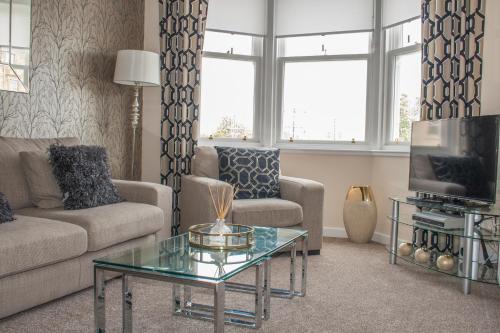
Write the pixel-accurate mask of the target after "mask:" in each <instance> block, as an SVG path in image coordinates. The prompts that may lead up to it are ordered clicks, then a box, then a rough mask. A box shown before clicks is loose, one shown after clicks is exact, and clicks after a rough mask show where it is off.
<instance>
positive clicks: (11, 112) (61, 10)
mask: <svg viewBox="0 0 500 333" xmlns="http://www.w3.org/2000/svg"><path fill="white" fill-rule="evenodd" d="M143 18H144V3H143V1H142V0H32V36H31V38H32V55H31V62H32V73H31V87H30V93H29V94H22V93H11V92H6V91H0V135H2V136H16V137H26V138H37V137H38V138H39V137H62V136H77V137H79V138H80V140H81V142H82V143H84V144H96V145H103V146H105V147H106V148H107V150H108V154H109V159H110V162H111V169H112V170H111V171H112V174H113V177H115V178H128V177H130V175H129V169H130V154H131V150H130V143H131V129H130V121H129V112H130V103H131V90H130V88H126V87H124V86H120V85H117V84H114V83H113V82H112V81H113V72H114V64H115V58H116V52H117V51H118V50H120V49H126V48H130V49H142V45H143V28H144V24H143V22H144V20H143ZM140 142H141V141H140V133H139V138H138V140H137V146H136V147H137V154H136V156H138V157H140V154H141V152H140V146H141V145H140V144H139V143H140ZM136 161H137V163H136V169H137V171H136V175H135V176H136V177H138V175H140V162H139V161H140V158H137V159H136Z"/></svg>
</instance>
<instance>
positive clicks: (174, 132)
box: [159, 0, 208, 235]
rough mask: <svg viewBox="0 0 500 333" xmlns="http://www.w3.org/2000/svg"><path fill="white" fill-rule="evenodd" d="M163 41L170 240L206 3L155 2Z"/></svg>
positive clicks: (193, 119) (190, 135)
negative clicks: (157, 4) (172, 193)
mask: <svg viewBox="0 0 500 333" xmlns="http://www.w3.org/2000/svg"><path fill="white" fill-rule="evenodd" d="M159 3H160V40H161V53H160V56H161V96H162V97H161V98H162V102H161V103H162V119H161V149H162V150H161V182H162V184H166V185H168V186H171V187H172V188H173V191H174V200H173V223H172V234H173V235H174V234H177V232H178V228H179V221H180V207H179V197H180V196H179V194H180V191H181V176H182V175H184V174H189V172H190V167H191V158H192V156H193V153H194V147H195V146H196V144H197V139H198V119H199V110H200V67H201V60H202V58H201V56H202V54H201V53H202V49H203V35H204V32H205V22H206V18H207V9H208V0H159Z"/></svg>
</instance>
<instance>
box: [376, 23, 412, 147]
mask: <svg viewBox="0 0 500 333" xmlns="http://www.w3.org/2000/svg"><path fill="white" fill-rule="evenodd" d="M385 33H386V63H387V82H388V84H387V87H388V91H387V92H388V94H387V97H386V105H387V109H388V111H389V112H388V117H387V118H388V126H387V127H388V128H389V131H388V133H387V134H388V138H387V140H386V141H388V143H389V144H391V143H408V142H409V141H410V138H411V123H412V121H416V120H419V119H420V86H421V52H420V38H421V37H420V21H419V20H418V19H417V20H414V21H410V22H408V23H403V24H400V25H397V26H394V27H391V28H388V29H387V30H386V32H385Z"/></svg>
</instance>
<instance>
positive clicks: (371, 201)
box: [344, 186, 377, 243]
mask: <svg viewBox="0 0 500 333" xmlns="http://www.w3.org/2000/svg"><path fill="white" fill-rule="evenodd" d="M376 225H377V206H376V204H375V197H374V196H373V192H372V189H371V187H370V186H351V187H350V188H349V191H347V195H346V198H345V202H344V227H345V231H346V233H347V236H348V237H349V239H350V240H351V241H352V242H354V243H367V242H369V241H370V240H371V239H372V237H373V232H374V231H375V226H376Z"/></svg>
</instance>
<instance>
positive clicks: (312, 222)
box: [180, 147, 324, 253]
mask: <svg viewBox="0 0 500 333" xmlns="http://www.w3.org/2000/svg"><path fill="white" fill-rule="evenodd" d="M224 186H227V187H229V184H227V183H225V182H222V181H220V180H219V160H218V157H217V151H216V150H215V148H213V147H197V148H196V150H195V156H194V158H193V161H192V175H188V176H183V177H182V192H181V201H180V204H181V211H182V214H181V225H180V226H181V231H182V232H185V231H186V230H187V229H188V228H189V227H190V226H192V225H194V224H199V223H209V222H211V221H215V210H214V207H213V203H212V200H211V197H210V192H209V187H224ZM280 190H281V199H278V198H272V199H239V200H233V203H232V210H231V211H230V212H229V213H228V217H227V221H229V222H232V223H237V224H246V225H257V226H268V227H283V228H302V229H307V230H308V231H309V244H308V248H309V250H310V251H311V252H312V253H319V250H320V249H321V245H322V234H323V196H324V188H323V185H322V184H320V183H318V182H315V181H312V180H307V179H301V178H293V177H285V176H281V177H280Z"/></svg>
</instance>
